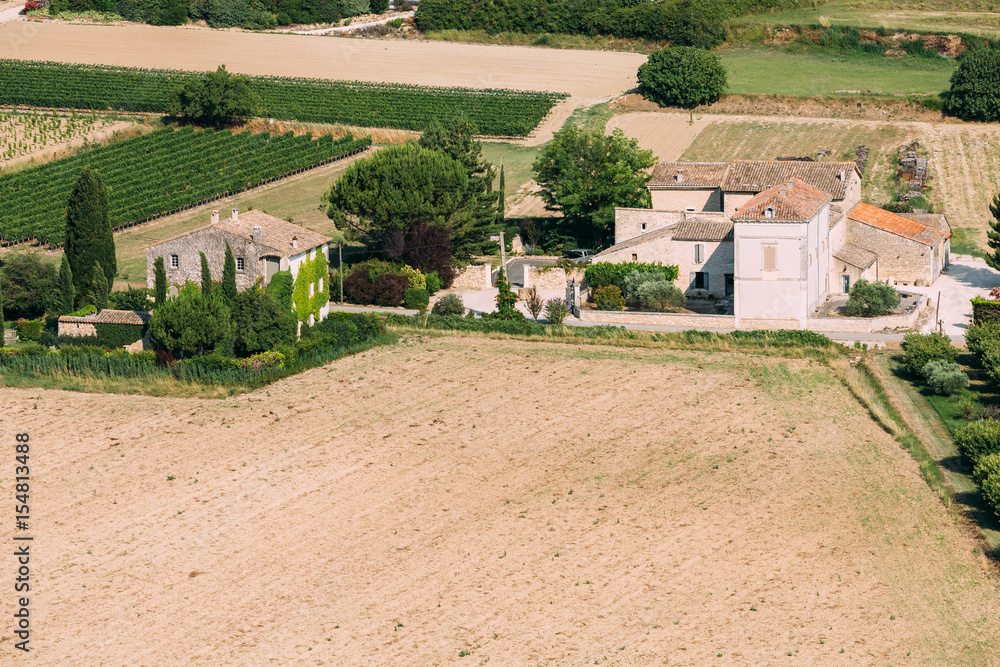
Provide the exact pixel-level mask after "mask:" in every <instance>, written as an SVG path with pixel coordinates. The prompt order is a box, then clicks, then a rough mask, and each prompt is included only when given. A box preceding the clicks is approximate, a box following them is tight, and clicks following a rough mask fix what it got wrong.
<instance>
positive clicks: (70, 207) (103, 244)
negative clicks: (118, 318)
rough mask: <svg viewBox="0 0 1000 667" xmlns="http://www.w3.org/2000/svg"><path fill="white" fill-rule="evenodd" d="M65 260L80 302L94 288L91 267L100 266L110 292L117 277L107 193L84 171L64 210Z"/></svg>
mask: <svg viewBox="0 0 1000 667" xmlns="http://www.w3.org/2000/svg"><path fill="white" fill-rule="evenodd" d="M65 250H66V257H67V258H68V260H69V268H70V270H71V271H72V274H73V285H74V287H75V288H76V296H77V298H80V297H81V296H82V295H84V294H85V293H86V292H87V291H88V290H90V288H91V287H92V286H93V284H94V265H95V264H97V263H100V265H101V266H102V267H103V269H104V276H105V280H106V282H107V284H108V287H109V289H110V287H111V285H113V284H114V280H115V275H116V274H117V273H118V262H117V260H116V259H115V237H114V233H113V231H112V229H111V218H110V217H109V215H108V191H107V189H106V188H105V187H104V182H103V181H102V180H101V176H100V174H98V173H97V172H96V171H94V170H92V169H91V168H90V167H89V166H87V167H84V168H83V171H82V172H81V173H80V177H79V178H78V179H77V181H76V185H74V186H73V191H72V192H71V193H70V196H69V202H68V204H67V207H66V243H65Z"/></svg>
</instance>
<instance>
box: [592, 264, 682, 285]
mask: <svg viewBox="0 0 1000 667" xmlns="http://www.w3.org/2000/svg"><path fill="white" fill-rule="evenodd" d="M633 271H638V272H639V273H662V274H663V275H664V276H666V278H667V280H669V281H670V282H673V281H675V280H677V275H678V269H677V267H676V266H663V264H661V263H660V262H619V263H617V264H616V263H612V262H595V263H593V264H591V265H590V266H588V267H587V270H586V271H584V274H583V275H584V277H585V278H586V279H587V284H588V285H590V287H591V289H598V288H601V287H604V286H605V285H615V286H616V287H618V289H619V290H622V289H623V288H624V286H625V276H627V275H628V274H630V273H632V272H633Z"/></svg>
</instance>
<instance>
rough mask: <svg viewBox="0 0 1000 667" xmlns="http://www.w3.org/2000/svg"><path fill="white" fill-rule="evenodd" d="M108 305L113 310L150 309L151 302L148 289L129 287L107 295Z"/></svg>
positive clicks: (151, 307)
mask: <svg viewBox="0 0 1000 667" xmlns="http://www.w3.org/2000/svg"><path fill="white" fill-rule="evenodd" d="M108 304H109V307H111V308H114V309H115V310H138V311H147V312H148V311H151V310H152V309H153V302H152V301H151V300H150V298H149V291H148V290H144V289H138V288H134V287H130V288H128V289H125V290H120V291H118V292H112V293H111V294H109V295H108Z"/></svg>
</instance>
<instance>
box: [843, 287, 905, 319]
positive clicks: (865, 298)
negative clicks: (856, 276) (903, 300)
mask: <svg viewBox="0 0 1000 667" xmlns="http://www.w3.org/2000/svg"><path fill="white" fill-rule="evenodd" d="M899 302H900V298H899V292H897V291H896V289H895V288H894V287H892V286H891V285H888V284H886V283H881V282H877V281H876V282H873V283H870V282H868V281H867V280H865V279H864V278H862V279H861V280H859V281H858V282H856V283H854V286H853V287H851V293H850V294H849V295H848V299H847V303H846V304H845V307H846V308H847V314H848V315H854V316H861V317H878V316H879V315H888V314H889V313H891V312H892V311H893V310H894V309H895V308H896V306H898V305H899Z"/></svg>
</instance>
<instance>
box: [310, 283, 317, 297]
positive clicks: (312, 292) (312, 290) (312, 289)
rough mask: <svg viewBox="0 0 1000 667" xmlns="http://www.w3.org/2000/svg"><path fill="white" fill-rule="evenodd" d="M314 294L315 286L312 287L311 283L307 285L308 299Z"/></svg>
mask: <svg viewBox="0 0 1000 667" xmlns="http://www.w3.org/2000/svg"><path fill="white" fill-rule="evenodd" d="M315 293H316V286H315V285H313V284H312V283H309V297H310V298H312V295H313V294H315Z"/></svg>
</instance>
